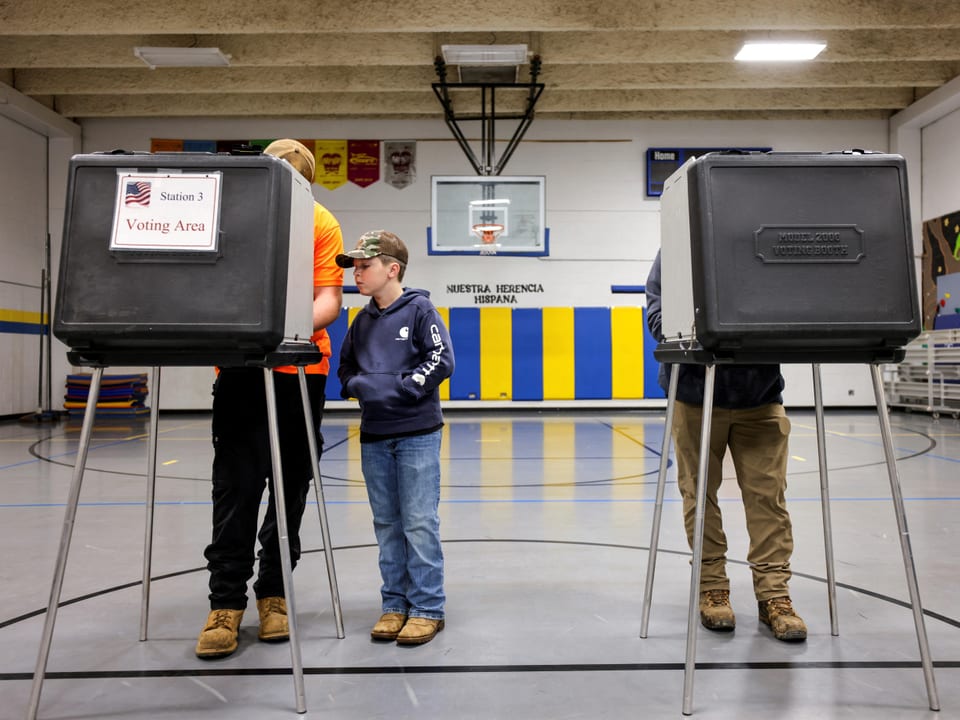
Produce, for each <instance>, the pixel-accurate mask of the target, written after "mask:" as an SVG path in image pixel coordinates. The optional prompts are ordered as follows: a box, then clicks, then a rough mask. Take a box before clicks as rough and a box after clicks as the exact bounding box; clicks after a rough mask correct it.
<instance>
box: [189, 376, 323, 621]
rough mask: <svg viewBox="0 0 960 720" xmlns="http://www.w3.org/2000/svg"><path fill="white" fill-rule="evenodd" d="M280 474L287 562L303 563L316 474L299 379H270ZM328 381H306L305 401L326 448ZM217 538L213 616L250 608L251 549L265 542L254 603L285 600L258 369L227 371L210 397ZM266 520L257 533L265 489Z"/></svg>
mask: <svg viewBox="0 0 960 720" xmlns="http://www.w3.org/2000/svg"><path fill="white" fill-rule="evenodd" d="M273 378H274V388H275V391H276V399H277V425H278V432H279V436H280V457H281V468H282V471H283V488H284V500H285V502H286V511H287V512H286V515H287V529H288V532H289V535H290V556H291V560H292V563H293V565H294V566H296V564H297V560H298V559H299V558H300V521H301V518H302V517H303V511H304V508H305V507H306V502H307V491H308V490H309V487H310V480H311V478H312V477H313V473H312V472H311V468H310V448H309V445H308V444H307V435H306V428H305V423H304V419H303V401H302V400H301V398H300V383H299V379H298V377H297V375H295V374H287V373H278V372H274V373H273ZM326 383H327V378H326V376H325V375H312V374H311V375H307V394H308V396H309V399H310V407H311V411H312V413H313V420H314V423H315V425H316V428H315V432H316V435H317V447H318V449H319V448H321V447H322V438H321V436H320V420H321V416H322V414H323V403H324V388H325V387H326ZM213 448H214V457H213V537H212V539H211V542H210V545H208V546H207V549H206V551H205V552H204V556H205V557H206V559H207V569H208V570H209V571H210V608H211V609H214V610H217V609H221V608H230V609H235V610H240V609H243V608H246V606H247V581H248V580H249V579H250V578H251V577H252V576H253V562H254V546H255V542H256V540H257V539H259V541H260V552H259V554H258V557H259V560H260V564H259V570H258V573H257V580H256V582H254V585H253V590H254V594H255V595H256V597H257V598H264V597H274V596H280V597H283V595H284V591H283V573H282V570H281V566H280V546H279V542H278V539H277V518H276V508H275V506H274V498H273V487H272V485H271V484H270V481H271V478H272V477H273V466H272V464H271V458H270V438H269V435H268V429H267V406H266V395H265V392H264V385H263V370H262V369H261V368H224V369H223V370H221V371H220V374H219V376H218V377H217V381H216V384H215V385H214V393H213ZM265 486H266V487H268V488H269V501H268V503H267V513H266V516H265V517H264V520H263V524H262V526H261V527H260V532H259V535H258V533H257V517H258V514H259V511H260V502H261V500H262V498H263V490H264V487H265Z"/></svg>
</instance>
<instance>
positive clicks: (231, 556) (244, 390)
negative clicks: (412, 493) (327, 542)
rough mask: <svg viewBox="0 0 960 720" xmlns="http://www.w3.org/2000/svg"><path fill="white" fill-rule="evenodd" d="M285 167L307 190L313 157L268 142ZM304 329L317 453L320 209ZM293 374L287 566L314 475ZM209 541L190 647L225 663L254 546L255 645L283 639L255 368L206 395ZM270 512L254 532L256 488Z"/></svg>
mask: <svg viewBox="0 0 960 720" xmlns="http://www.w3.org/2000/svg"><path fill="white" fill-rule="evenodd" d="M264 153H266V154H268V155H273V156H274V157H278V158H280V159H282V160H285V161H287V162H289V163H290V164H291V165H292V166H293V167H294V168H295V169H296V170H297V171H299V172H300V174H301V175H303V176H304V177H305V178H306V179H307V181H308V182H310V183H312V182H313V177H314V171H315V168H316V161H315V158H314V156H313V153H312V152H311V151H310V150H309V149H307V148H306V147H305V146H304V145H303V144H302V143H299V142H297V141H296V140H289V139H283V140H276V141H274V142H272V143H270V145H268V146H267V148H266V149H265V150H264ZM313 235H314V238H313V285H314V288H313V328H314V334H313V336H312V337H311V340H312V341H313V342H314V343H315V344H316V345H317V347H318V348H319V349H320V351H321V352H322V353H323V361H322V362H320V363H317V364H316V365H310V366H308V367H306V368H305V372H306V376H307V392H308V395H309V400H310V407H311V410H312V413H313V419H314V422H315V423H316V433H317V437H318V443H317V446H318V447H322V442H321V441H320V432H319V431H320V420H321V416H322V413H323V404H324V389H325V386H326V381H327V373H328V372H329V369H330V365H329V361H328V358H329V357H330V337H329V336H328V335H327V331H326V329H325V328H326V327H327V326H328V325H329V324H330V323H332V322H333V321H334V320H336V319H337V317H338V316H339V315H340V308H341V305H342V286H343V270H342V268H340V267H339V266H338V265H337V262H336V257H337V255H338V254H340V253H342V252H343V236H342V234H341V232H340V224H339V223H338V222H337V219H336V218H335V217H334V216H333V214H332V213H330V211H329V210H327V209H326V208H324V207H323V206H322V205H320V204H319V203H316V202H315V203H314V208H313ZM296 372H297V369H296V368H295V367H280V368H276V371H275V372H274V376H273V377H274V387H275V390H276V401H277V420H278V425H279V435H280V456H281V466H282V472H283V483H284V496H285V499H286V514H287V526H288V531H289V536H290V556H291V561H292V563H293V565H294V566H296V563H297V560H298V559H299V558H300V521H301V518H302V517H303V511H304V508H305V507H306V502H307V491H308V489H309V487H310V480H311V478H312V477H313V472H312V470H311V467H310V450H309V445H308V441H307V436H306V429H305V423H304V419H303V401H302V399H301V397H300V383H299V379H298V377H297V374H296ZM213 447H214V459H213V535H212V539H211V542H210V545H208V546H207V549H206V551H205V552H204V556H205V557H206V558H207V569H208V570H209V571H210V596H209V597H210V614H209V616H208V617H207V622H206V625H205V626H204V628H203V630H202V631H201V633H200V637H199V638H198V640H197V648H196V654H197V656H198V657H201V658H216V657H224V656H226V655H230V654H231V653H233V652H234V651H235V650H236V649H237V637H238V631H239V627H240V621H241V620H242V619H243V612H244V610H245V609H246V606H247V581H248V580H249V579H250V578H251V577H252V576H253V564H254V546H255V543H256V541H257V540H258V539H259V541H260V552H259V553H258V558H259V561H260V563H259V569H258V572H257V579H256V581H255V582H254V584H253V590H254V594H255V596H256V599H257V611H258V613H259V616H260V628H259V633H258V637H259V638H260V639H261V640H264V641H267V642H278V641H284V640H287V639H288V638H289V628H288V624H287V607H286V600H285V599H284V590H283V576H282V572H281V565H280V546H279V541H278V537H277V518H276V509H275V505H274V498H273V489H272V486H271V485H270V483H269V478H271V477H272V475H273V468H272V466H271V460H270V441H269V437H268V433H267V411H266V396H265V391H264V384H263V370H262V369H261V368H246V367H233V368H222V369H221V370H220V372H219V374H218V376H217V380H216V383H215V385H214V393H213ZM265 485H266V486H267V487H268V488H269V502H268V504H267V513H266V516H265V517H264V520H263V524H262V525H261V527H260V531H259V533H258V532H257V517H258V513H259V509H260V501H261V499H262V497H263V490H264V486H265Z"/></svg>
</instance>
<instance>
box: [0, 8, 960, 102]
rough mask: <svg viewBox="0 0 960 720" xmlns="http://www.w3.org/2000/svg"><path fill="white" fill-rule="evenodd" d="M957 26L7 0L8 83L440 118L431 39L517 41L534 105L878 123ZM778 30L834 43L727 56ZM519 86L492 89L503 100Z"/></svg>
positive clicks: (721, 13) (732, 11)
mask: <svg viewBox="0 0 960 720" xmlns="http://www.w3.org/2000/svg"><path fill="white" fill-rule="evenodd" d="M958 31H960V2H958V0H806V1H804V2H797V1H796V0H739V1H738V2H733V1H732V0H673V2H667V1H666V0H525V2H518V1H517V0H480V1H479V2H477V1H473V2H461V1H460V0H448V1H447V2H438V1H436V0H424V1H418V0H408V2H406V3H401V2H397V0H350V1H347V2H344V1H341V0H328V1H323V0H273V2H269V3H266V2H262V1H261V0H219V2H216V3H209V2H201V1H198V0H158V1H157V2H152V3H148V2H132V3H123V2H116V0H86V1H84V2H64V1H63V0H0V82H3V83H6V84H7V85H10V86H12V87H14V88H16V89H17V90H18V91H19V92H21V93H23V94H25V95H27V96H29V97H31V98H33V99H35V100H37V101H39V102H40V103H42V104H44V105H46V106H47V107H49V108H51V109H53V110H55V111H56V112H58V113H60V114H61V115H63V116H65V117H68V118H72V119H83V118H93V117H112V118H133V117H189V116H221V117H284V116H288V117H306V118H337V117H375V118H438V119H439V118H442V117H443V113H442V107H441V105H440V103H439V101H438V100H437V97H436V96H435V95H434V93H433V91H432V89H431V84H432V83H434V82H437V80H438V78H437V74H436V72H435V69H434V58H435V57H436V56H437V55H438V54H439V50H440V46H441V45H443V44H446V43H453V44H461V43H463V44H493V43H496V44H511V43H526V44H527V45H528V47H529V48H530V50H531V52H532V53H536V54H538V55H539V56H540V58H541V61H542V66H541V71H540V74H539V77H537V80H538V81H539V82H542V83H543V84H544V86H545V87H544V91H543V93H542V95H541V97H540V98H539V101H538V103H537V105H536V109H535V113H536V117H537V118H583V119H609V118H615V119H625V118H626V119H629V118H637V119H642V118H657V119H673V118H697V119H704V118H751V119H775V118H801V119H811V118H885V117H889V116H890V115H891V114H893V113H895V112H897V111H898V110H901V109H903V108H905V107H907V106H908V105H910V104H911V103H913V102H914V101H916V100H917V99H919V98H921V97H923V96H924V95H926V94H927V93H929V92H931V91H932V90H934V89H936V88H938V87H940V86H941V85H943V84H944V83H946V82H948V81H949V80H951V79H953V78H955V77H957V76H958V75H960V41H958V40H960V32H958ZM774 39H782V40H798V39H802V40H819V41H823V42H826V44H827V48H826V50H824V51H823V52H822V53H821V54H820V56H819V57H818V58H817V59H816V60H814V61H812V62H808V63H768V64H757V63H749V64H748V63H738V62H734V61H733V56H734V55H735V54H736V52H737V50H739V48H740V46H741V44H742V43H743V41H745V40H774ZM157 45H169V46H180V47H186V46H197V47H214V46H215V47H219V48H220V49H221V50H222V51H223V52H224V53H225V54H227V55H229V56H230V58H231V64H230V66H229V67H225V68H157V69H155V70H151V69H150V68H148V67H147V66H146V65H145V64H144V63H143V62H142V61H141V60H140V59H138V58H137V57H135V56H134V52H133V48H134V47H136V46H157ZM450 70H451V74H450V76H448V80H449V81H451V82H455V81H456V79H457V75H456V68H455V67H453V68H450ZM519 77H520V80H521V81H523V82H529V80H530V75H529V65H523V66H520V70H519ZM452 97H453V104H454V109H455V110H456V111H457V112H458V113H463V112H469V111H470V110H471V106H477V107H478V106H479V92H478V91H473V90H470V91H468V90H465V89H460V90H456V89H455V91H454V93H453V95H452ZM525 98H526V92H525V91H516V90H509V91H506V90H505V91H498V95H497V108H498V111H497V112H501V111H502V112H507V111H509V110H511V109H515V108H519V107H520V106H521V105H522V103H523V102H524V100H525Z"/></svg>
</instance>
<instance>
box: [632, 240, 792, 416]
mask: <svg viewBox="0 0 960 720" xmlns="http://www.w3.org/2000/svg"><path fill="white" fill-rule="evenodd" d="M646 292H647V327H649V328H650V333H651V334H652V335H653V337H654V338H655V339H656V341H657V342H662V341H663V332H662V330H661V318H660V312H661V285H660V253H659V252H657V257H656V259H655V260H654V261H653V267H651V268H650V275H649V276H648V277H647V285H646ZM677 367H678V368H679V372H680V378H679V379H678V380H677V400H679V401H680V402H684V403H687V404H690V405H703V386H704V375H705V366H703V365H697V364H688V363H682V364H678V365H677ZM670 372H671V366H669V365H663V364H661V365H660V373H659V375H658V377H657V380H658V382H659V383H660V387H662V388H663V390H664V392H667V389H668V387H669V383H670V374H669V373H670ZM783 386H784V383H783V375H781V374H780V366H779V365H746V364H744V365H740V364H734V365H724V364H718V365H716V373H715V375H714V390H713V404H714V406H716V407H720V408H725V409H728V410H735V409H736V410H739V409H745V408H753V407H760V406H761V405H769V404H770V403H779V404H781V405H782V404H783V395H782V393H783Z"/></svg>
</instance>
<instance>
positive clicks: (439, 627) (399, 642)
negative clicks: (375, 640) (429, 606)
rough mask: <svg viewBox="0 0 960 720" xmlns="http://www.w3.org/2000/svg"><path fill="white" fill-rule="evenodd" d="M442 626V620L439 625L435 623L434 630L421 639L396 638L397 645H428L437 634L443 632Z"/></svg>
mask: <svg viewBox="0 0 960 720" xmlns="http://www.w3.org/2000/svg"><path fill="white" fill-rule="evenodd" d="M443 625H444V622H443V620H441V621H440V622H439V623H437V629H436V630H434V631H433V632H432V633H430V634H429V635H424V636H422V637H415V638H402V637H397V645H423V644H424V643H428V642H430V641H431V640H433V639H434V638H435V637H436V636H437V633H438V632H440V631H441V630H443ZM399 634H400V633H397V635H398V636H399Z"/></svg>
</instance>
